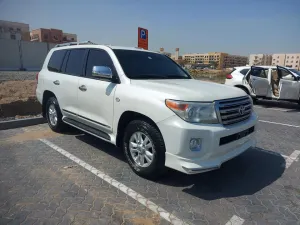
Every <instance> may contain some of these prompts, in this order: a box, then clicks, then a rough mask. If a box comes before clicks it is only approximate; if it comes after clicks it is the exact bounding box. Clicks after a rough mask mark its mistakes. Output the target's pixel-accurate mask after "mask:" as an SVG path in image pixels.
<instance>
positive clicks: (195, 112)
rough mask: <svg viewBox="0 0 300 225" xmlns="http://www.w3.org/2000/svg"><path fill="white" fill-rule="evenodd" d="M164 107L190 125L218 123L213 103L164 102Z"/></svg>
mask: <svg viewBox="0 0 300 225" xmlns="http://www.w3.org/2000/svg"><path fill="white" fill-rule="evenodd" d="M166 105H167V107H168V108H170V109H171V110H172V111H173V112H174V113H176V114H177V115H178V116H179V117H180V118H182V119H183V120H185V121H188V122H192V123H219V121H218V118H217V114H216V110H215V105H214V103H199V102H184V101H176V100H169V99H167V100H166Z"/></svg>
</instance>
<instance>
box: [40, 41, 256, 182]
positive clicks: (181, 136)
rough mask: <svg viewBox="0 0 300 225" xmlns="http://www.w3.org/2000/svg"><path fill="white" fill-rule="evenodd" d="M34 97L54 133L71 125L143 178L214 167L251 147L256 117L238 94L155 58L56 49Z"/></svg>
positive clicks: (73, 46) (77, 47)
mask: <svg viewBox="0 0 300 225" xmlns="http://www.w3.org/2000/svg"><path fill="white" fill-rule="evenodd" d="M36 95H37V98H38V100H39V102H40V103H41V104H42V109H43V115H44V116H45V117H46V118H47V121H48V124H49V126H50V128H51V129H52V130H53V131H56V132H60V131H63V130H64V129H65V128H66V125H71V126H73V127H76V128H78V129H80V130H82V131H84V132H86V133H89V134H91V135H94V136H96V137H98V138H100V139H102V140H104V141H107V142H110V143H112V144H114V145H117V146H120V147H121V148H122V149H123V151H124V153H125V156H126V159H127V161H128V163H129V165H130V167H131V168H132V169H133V171H134V172H136V173H137V174H138V175H140V176H144V177H147V178H156V177H158V176H159V175H160V174H161V173H162V171H163V169H164V168H165V167H169V168H173V169H175V170H178V171H181V172H183V173H187V174H194V173H201V172H205V171H210V170H214V169H218V168H220V166H221V164H222V163H224V162H225V161H228V160H229V159H232V158H234V157H236V156H238V155H239V154H241V153H243V152H244V151H246V150H247V149H249V148H250V147H252V146H255V138H254V133H255V124H256V122H257V116H256V114H255V113H254V112H253V109H252V100H251V98H250V97H249V96H248V95H247V94H246V93H245V92H244V91H242V90H240V89H238V88H234V87H229V86H225V85H221V84H214V83H209V82H203V81H199V80H194V79H192V77H191V76H190V75H189V74H188V73H187V72H186V71H185V70H184V69H182V68H181V67H180V66H179V65H178V64H177V63H176V62H174V61H173V60H172V59H170V58H169V57H168V56H165V55H162V54H159V53H156V52H151V51H146V50H143V49H138V48H127V47H114V46H105V45H97V44H92V43H81V44H80V43H68V44H61V45H58V46H56V47H55V48H53V49H51V50H50V52H49V53H48V55H47V57H46V59H45V62H44V65H43V67H42V70H41V71H40V72H39V74H38V75H37V89H36Z"/></svg>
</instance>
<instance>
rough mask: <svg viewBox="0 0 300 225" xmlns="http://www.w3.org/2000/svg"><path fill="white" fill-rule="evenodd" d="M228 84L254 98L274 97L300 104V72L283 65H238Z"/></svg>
mask: <svg viewBox="0 0 300 225" xmlns="http://www.w3.org/2000/svg"><path fill="white" fill-rule="evenodd" d="M225 84H226V85H230V86H234V87H238V88H240V89H242V90H244V91H245V92H246V93H247V94H249V95H251V96H252V98H254V99H259V98H262V99H274V100H285V101H290V102H298V103H299V104H300V72H299V71H297V70H295V69H292V68H288V67H283V66H251V67H250V66H247V67H237V68H235V70H234V71H233V72H232V73H231V74H228V75H227V76H226V81H225Z"/></svg>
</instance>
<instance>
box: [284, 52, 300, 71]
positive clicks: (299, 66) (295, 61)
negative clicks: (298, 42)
mask: <svg viewBox="0 0 300 225" xmlns="http://www.w3.org/2000/svg"><path fill="white" fill-rule="evenodd" d="M285 66H286V67H291V68H293V69H296V70H300V53H298V54H286V55H285Z"/></svg>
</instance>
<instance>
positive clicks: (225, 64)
mask: <svg viewBox="0 0 300 225" xmlns="http://www.w3.org/2000/svg"><path fill="white" fill-rule="evenodd" d="M183 60H185V61H187V62H189V63H191V64H193V63H202V64H214V65H216V68H218V69H223V68H231V67H235V66H245V65H246V64H247V62H248V57H247V56H240V55H230V54H228V53H225V52H208V53H191V54H184V55H183Z"/></svg>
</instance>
